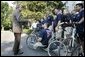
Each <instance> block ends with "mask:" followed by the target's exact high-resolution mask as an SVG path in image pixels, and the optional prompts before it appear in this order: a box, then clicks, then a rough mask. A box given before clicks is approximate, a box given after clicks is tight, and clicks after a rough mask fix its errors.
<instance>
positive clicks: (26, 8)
mask: <svg viewBox="0 0 85 57" xmlns="http://www.w3.org/2000/svg"><path fill="white" fill-rule="evenodd" d="M15 4H17V2H15ZM18 4H20V5H21V6H22V7H23V10H22V16H23V19H36V20H37V19H41V18H43V16H44V15H45V14H46V11H49V12H52V10H53V9H54V8H55V7H58V8H61V9H62V8H63V6H64V4H63V3H62V2H61V1H24V2H23V1H19V2H18Z"/></svg>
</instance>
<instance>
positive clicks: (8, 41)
mask: <svg viewBox="0 0 85 57" xmlns="http://www.w3.org/2000/svg"><path fill="white" fill-rule="evenodd" d="M26 37H27V35H26V34H22V38H21V44H20V48H21V50H22V51H23V52H24V53H23V54H22V55H18V56H48V54H47V52H46V51H44V50H42V49H38V50H33V49H30V48H27V46H26ZM13 44H14V35H13V33H12V32H11V31H1V56H14V55H13V52H12V48H13Z"/></svg>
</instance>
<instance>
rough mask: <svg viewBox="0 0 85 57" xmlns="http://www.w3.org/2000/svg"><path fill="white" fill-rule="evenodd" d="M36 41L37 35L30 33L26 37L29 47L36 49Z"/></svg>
mask: <svg viewBox="0 0 85 57" xmlns="http://www.w3.org/2000/svg"><path fill="white" fill-rule="evenodd" d="M35 43H36V36H35V35H29V36H28V37H27V39H26V45H27V47H29V48H31V49H34V48H33V45H34V44H35Z"/></svg>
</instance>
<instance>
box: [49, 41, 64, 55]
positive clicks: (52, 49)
mask: <svg viewBox="0 0 85 57" xmlns="http://www.w3.org/2000/svg"><path fill="white" fill-rule="evenodd" d="M61 44H62V43H61V42H60V41H53V42H51V43H50V44H49V46H48V55H49V56H61V54H60V53H59V52H61V49H60V47H61ZM62 46H64V45H62ZM62 49H64V47H63V48H62ZM62 54H63V53H62Z"/></svg>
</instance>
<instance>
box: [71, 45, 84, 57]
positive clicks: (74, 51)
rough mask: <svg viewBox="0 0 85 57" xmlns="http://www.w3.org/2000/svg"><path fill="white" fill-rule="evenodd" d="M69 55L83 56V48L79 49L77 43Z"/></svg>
mask: <svg viewBox="0 0 85 57" xmlns="http://www.w3.org/2000/svg"><path fill="white" fill-rule="evenodd" d="M71 56H84V53H83V50H82V49H81V46H80V45H78V46H77V47H75V48H74V50H73V51H72V54H71Z"/></svg>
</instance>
